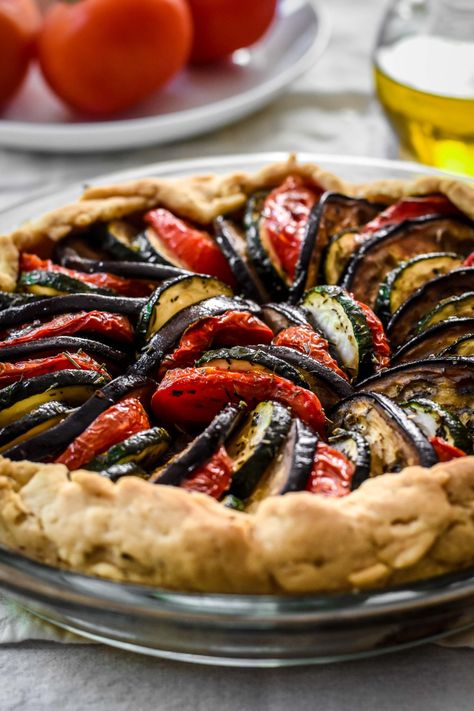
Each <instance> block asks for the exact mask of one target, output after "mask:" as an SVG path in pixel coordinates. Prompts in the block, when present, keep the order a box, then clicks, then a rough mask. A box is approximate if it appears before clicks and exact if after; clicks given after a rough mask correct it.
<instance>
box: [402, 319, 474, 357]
mask: <svg viewBox="0 0 474 711" xmlns="http://www.w3.org/2000/svg"><path fill="white" fill-rule="evenodd" d="M472 333H474V318H453V319H448V320H447V321H444V322H441V323H436V324H435V325H434V326H431V327H430V328H427V329H426V331H423V332H422V333H420V334H419V335H418V336H413V338H410V340H409V341H408V342H407V343H405V345H403V346H402V347H401V348H399V349H398V350H397V351H396V353H395V354H394V356H393V358H392V365H398V364H399V363H408V362H409V361H413V360H420V359H422V358H429V357H432V356H438V355H439V356H441V355H442V353H443V352H444V351H446V350H449V348H450V346H451V345H452V344H453V343H455V342H456V341H457V340H459V338H462V337H464V336H468V335H469V334H472ZM453 355H456V353H453Z"/></svg>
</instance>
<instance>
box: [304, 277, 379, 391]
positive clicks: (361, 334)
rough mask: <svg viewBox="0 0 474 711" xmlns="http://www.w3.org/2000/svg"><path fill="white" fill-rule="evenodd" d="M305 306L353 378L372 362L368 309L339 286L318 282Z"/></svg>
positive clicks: (306, 298) (306, 311)
mask: <svg viewBox="0 0 474 711" xmlns="http://www.w3.org/2000/svg"><path fill="white" fill-rule="evenodd" d="M301 307H302V308H303V309H304V311H305V313H306V314H307V315H308V320H309V321H310V323H311V325H312V326H313V328H315V329H316V330H317V331H319V332H320V333H322V335H323V336H324V337H325V338H326V340H327V341H329V345H330V349H331V351H332V353H333V355H334V357H335V358H336V360H337V361H338V363H339V365H340V366H341V368H343V369H344V370H345V371H346V372H347V373H348V374H349V375H350V377H351V378H357V376H358V375H359V374H360V373H361V371H362V370H363V368H364V366H368V365H369V364H370V362H371V351H372V335H371V332H370V329H369V327H368V325H367V321H366V318H365V315H364V312H363V311H362V309H361V308H360V306H359V305H358V304H357V303H356V302H355V300H354V299H353V298H352V297H351V296H350V295H349V294H347V293H346V292H345V291H343V289H341V288H340V287H339V286H316V287H314V288H313V289H311V290H310V291H308V292H307V293H306V294H305V296H304V298H303V300H302V301H301Z"/></svg>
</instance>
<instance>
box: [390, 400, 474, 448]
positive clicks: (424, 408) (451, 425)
mask: <svg viewBox="0 0 474 711" xmlns="http://www.w3.org/2000/svg"><path fill="white" fill-rule="evenodd" d="M400 407H401V408H402V409H403V410H404V411H405V412H406V414H407V416H408V417H409V418H410V419H411V420H413V422H414V423H415V424H416V425H417V426H418V427H419V428H420V430H421V431H422V432H423V434H424V435H425V437H427V438H428V439H431V437H442V439H444V440H445V441H446V442H448V443H449V444H452V445H453V446H454V447H458V448H459V449H462V450H463V452H466V454H470V453H471V452H472V437H471V435H470V434H469V432H468V430H467V429H466V427H465V426H464V425H463V423H462V422H461V420H460V419H459V418H458V417H456V415H453V414H452V413H451V412H449V411H448V410H446V409H445V408H444V407H441V405H438V404H437V403H436V402H433V400H428V399H426V398H418V399H414V400H408V401H407V402H401V403H400Z"/></svg>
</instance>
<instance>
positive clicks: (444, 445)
mask: <svg viewBox="0 0 474 711" xmlns="http://www.w3.org/2000/svg"><path fill="white" fill-rule="evenodd" d="M430 444H431V445H432V446H433V449H434V451H435V452H436V456H437V457H438V460H439V461H440V462H449V461H450V460H451V459H457V458H458V457H467V454H466V452H463V450H462V449H459V447H455V446H454V445H453V444H449V442H446V440H445V439H443V438H442V437H431V438H430Z"/></svg>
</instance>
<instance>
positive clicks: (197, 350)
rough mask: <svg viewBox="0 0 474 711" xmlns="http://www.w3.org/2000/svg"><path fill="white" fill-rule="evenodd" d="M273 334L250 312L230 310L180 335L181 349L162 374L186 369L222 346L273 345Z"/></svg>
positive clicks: (204, 320) (168, 362) (205, 320)
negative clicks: (213, 347)
mask: <svg viewBox="0 0 474 711" xmlns="http://www.w3.org/2000/svg"><path fill="white" fill-rule="evenodd" d="M272 338H273V332H272V330H271V329H270V328H268V326H267V325H266V324H264V323H263V321H260V319H259V318H257V317H256V316H252V314H249V313H248V312H247V311H227V312H226V313H225V314H222V315H221V316H210V317H209V318H204V319H202V320H201V321H198V322H197V323H195V324H193V325H192V326H190V327H189V328H187V329H186V331H185V332H184V333H183V335H182V336H181V340H180V342H179V346H178V347H177V348H176V350H174V351H173V353H171V354H170V355H168V356H167V357H166V358H165V359H164V361H163V362H162V364H161V368H160V374H161V375H164V374H165V372H166V371H167V370H169V369H170V368H186V367H187V366H189V365H193V363H194V361H195V360H197V358H199V356H201V355H202V354H203V353H204V351H207V350H209V348H211V346H213V345H214V344H216V343H218V344H219V345H220V346H243V345H254V344H258V343H271V340H272Z"/></svg>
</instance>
